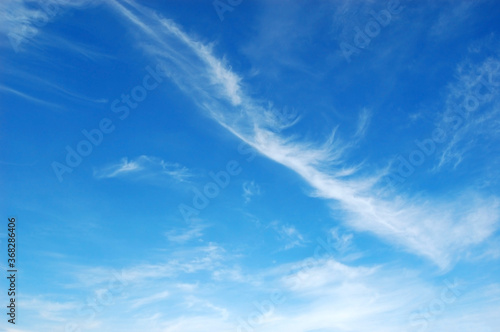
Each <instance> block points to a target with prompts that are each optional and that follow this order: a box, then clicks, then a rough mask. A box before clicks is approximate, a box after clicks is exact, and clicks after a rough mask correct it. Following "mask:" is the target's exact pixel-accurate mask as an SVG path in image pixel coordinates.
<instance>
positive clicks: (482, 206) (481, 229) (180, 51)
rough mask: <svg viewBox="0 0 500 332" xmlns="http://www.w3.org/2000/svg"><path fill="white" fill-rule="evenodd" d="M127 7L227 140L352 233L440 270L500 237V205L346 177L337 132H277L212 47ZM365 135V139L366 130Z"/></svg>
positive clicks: (149, 46) (370, 177)
mask: <svg viewBox="0 0 500 332" xmlns="http://www.w3.org/2000/svg"><path fill="white" fill-rule="evenodd" d="M127 3H128V4H129V5H130V6H131V7H129V8H130V9H127V8H125V7H124V6H123V5H121V4H119V3H118V2H115V3H114V8H115V9H116V10H117V12H119V13H120V14H121V15H122V17H124V18H125V19H126V20H127V21H128V22H129V23H131V24H132V25H133V26H134V27H135V31H136V33H138V34H139V35H140V36H141V37H140V40H141V42H140V43H139V44H138V46H139V47H143V48H144V50H146V51H147V52H149V54H150V55H151V56H152V57H155V58H157V59H158V60H160V61H163V62H164V63H165V65H166V66H167V67H168V68H169V70H168V74H167V75H169V77H171V78H172V80H173V81H174V82H175V83H177V84H178V85H179V87H180V88H181V89H183V90H184V91H185V92H186V93H187V94H189V95H190V96H191V97H192V98H193V100H194V101H195V102H196V103H197V104H198V105H199V106H200V107H201V108H202V109H203V110H205V111H206V112H207V113H208V114H209V115H210V116H211V117H213V119H214V120H216V121H217V122H218V123H219V124H220V125H221V126H223V127H224V128H226V129H227V130H228V131H229V132H231V133H233V134H234V135H235V136H237V137H239V138H240V139H241V140H243V141H244V142H246V143H247V144H249V145H251V146H252V147H254V148H255V149H256V150H257V151H259V152H260V153H261V154H262V155H264V156H266V157H268V158H269V159H271V160H274V161H275V162H277V163H280V164H282V165H283V166H285V167H288V168H289V169H291V170H293V171H295V172H296V173H297V174H298V175H300V176H301V177H302V178H303V179H304V180H305V181H306V182H307V183H308V184H309V185H310V186H311V187H312V188H313V189H314V195H315V196H317V197H321V198H324V199H327V200H330V201H331V202H332V207H333V208H334V209H336V210H338V211H339V213H340V214H342V215H343V220H344V221H345V222H346V223H347V224H349V225H350V226H351V227H353V228H355V229H357V230H360V231H370V232H373V233H374V234H376V235H377V236H379V237H381V238H383V239H384V240H386V241H388V242H391V243H394V244H396V245H398V246H401V247H402V248H405V249H406V250H408V251H410V252H414V253H416V254H419V255H422V256H425V257H427V258H429V259H431V260H432V261H434V262H435V263H436V264H437V265H439V266H441V267H442V268H445V267H448V266H449V265H450V263H452V262H454V261H455V260H456V259H457V258H458V257H459V255H460V253H461V252H462V251H463V250H464V248H467V247H469V246H472V245H475V244H478V243H480V242H482V241H484V240H485V239H486V238H488V237H489V236H490V235H491V234H492V233H493V232H494V231H495V230H496V229H497V226H498V220H499V204H498V200H497V198H496V197H490V196H488V197H481V195H480V194H477V193H473V192H469V191H465V192H464V193H462V197H453V198H451V199H444V198H439V197H430V196H427V197H412V196H408V195H404V194H402V193H391V194H387V193H386V194H385V196H384V195H382V194H381V191H380V190H381V188H380V187H379V184H378V183H377V181H378V180H379V179H380V177H381V175H382V173H383V171H378V170H375V171H371V174H370V173H368V174H367V172H363V173H360V172H348V173H347V174H346V173H345V168H346V165H349V162H348V160H347V159H346V152H347V151H348V150H349V149H353V148H354V147H353V146H350V145H349V144H344V143H343V142H342V140H340V139H339V138H338V135H336V133H335V131H334V132H333V133H332V135H331V136H330V138H329V139H328V140H327V141H326V142H324V143H318V142H310V141H305V140H303V139H300V138H298V137H286V136H284V135H282V134H281V133H279V131H276V130H272V129H271V128H270V127H272V125H273V123H272V121H269V120H268V117H265V116H263V114H264V112H263V110H265V109H266V107H265V106H263V105H261V102H260V101H257V100H254V99H252V98H251V97H249V96H248V95H246V94H245V93H244V91H243V88H242V87H241V82H242V79H241V78H240V77H238V75H237V74H236V73H234V72H233V71H231V70H230V69H229V68H230V67H229V65H228V64H227V63H226V61H224V60H219V59H217V58H216V57H215V55H214V54H213V53H212V51H211V47H210V46H207V45H205V44H203V43H201V42H200V41H198V40H196V39H194V38H193V37H191V36H189V35H188V34H186V33H184V32H183V31H182V30H181V28H180V27H179V26H178V25H177V24H175V23H174V22H173V21H171V20H167V19H164V18H161V17H159V16H158V15H157V14H156V13H154V12H153V11H151V10H149V9H147V8H145V7H142V6H140V5H137V4H135V3H133V2H127ZM132 8H133V9H132ZM145 39H147V40H149V42H148V43H145V42H144V40H145ZM362 118H364V119H366V120H367V119H368V117H367V115H365V116H364V117H362ZM365 122H366V121H365ZM361 123H363V122H361ZM360 128H362V129H361V131H359V130H358V132H360V133H361V132H363V131H364V130H365V126H360ZM360 174H364V175H360ZM457 196H458V195H457ZM450 230H451V231H450Z"/></svg>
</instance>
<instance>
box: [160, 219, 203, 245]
mask: <svg viewBox="0 0 500 332" xmlns="http://www.w3.org/2000/svg"><path fill="white" fill-rule="evenodd" d="M207 227H208V225H205V224H202V223H200V222H198V223H193V224H191V225H190V226H189V228H187V229H182V230H171V231H168V232H167V233H166V234H165V236H166V237H167V239H168V240H169V241H170V242H174V243H185V242H188V241H191V240H193V239H197V238H200V237H202V236H203V230H204V229H206V228H207Z"/></svg>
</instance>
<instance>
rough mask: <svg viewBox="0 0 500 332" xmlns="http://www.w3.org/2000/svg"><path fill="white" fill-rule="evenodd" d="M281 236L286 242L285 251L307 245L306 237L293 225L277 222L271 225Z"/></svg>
mask: <svg viewBox="0 0 500 332" xmlns="http://www.w3.org/2000/svg"><path fill="white" fill-rule="evenodd" d="M270 227H271V228H272V229H274V230H275V231H276V232H277V233H278V236H279V239H280V240H281V241H283V242H285V247H284V250H288V249H292V248H295V247H299V246H303V245H304V244H305V240H304V237H303V236H302V234H301V233H300V232H299V231H298V230H297V228H295V226H293V225H283V224H281V223H279V222H277V221H274V222H272V223H271V224H270Z"/></svg>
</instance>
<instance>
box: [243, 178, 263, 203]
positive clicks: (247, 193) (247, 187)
mask: <svg viewBox="0 0 500 332" xmlns="http://www.w3.org/2000/svg"><path fill="white" fill-rule="evenodd" d="M242 187H243V198H244V199H245V203H249V202H250V201H251V200H252V196H256V195H260V186H259V185H258V184H256V183H255V182H254V181H245V182H243V185H242Z"/></svg>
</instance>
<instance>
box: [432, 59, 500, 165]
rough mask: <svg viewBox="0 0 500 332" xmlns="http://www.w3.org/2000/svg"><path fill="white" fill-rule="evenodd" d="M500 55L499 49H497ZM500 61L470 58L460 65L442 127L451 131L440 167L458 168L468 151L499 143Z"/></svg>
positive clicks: (441, 122) (442, 117)
mask: <svg viewBox="0 0 500 332" xmlns="http://www.w3.org/2000/svg"><path fill="white" fill-rule="evenodd" d="M495 53H497V54H498V52H495ZM499 115H500V60H499V57H498V56H494V57H487V58H486V59H482V60H480V61H477V60H476V61H472V60H467V61H465V62H464V63H462V64H460V65H459V66H458V68H457V79H456V81H455V82H454V83H452V84H450V86H449V87H448V95H447V98H446V102H445V109H444V111H443V112H442V114H441V118H440V119H439V122H438V128H441V129H443V130H445V132H446V134H447V140H446V142H445V143H446V144H445V146H444V147H443V149H442V150H441V151H440V155H439V162H438V165H437V166H436V169H441V168H443V167H444V166H446V165H448V164H452V165H453V168H456V167H457V166H458V165H459V164H460V163H462V161H463V160H464V159H465V158H466V155H467V152H469V151H471V150H473V149H474V150H478V147H479V146H480V145H482V146H483V148H484V147H485V146H488V145H489V144H491V143H492V142H494V143H493V144H495V143H496V140H497V139H498V137H499V135H500V122H499V121H498V117H499Z"/></svg>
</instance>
